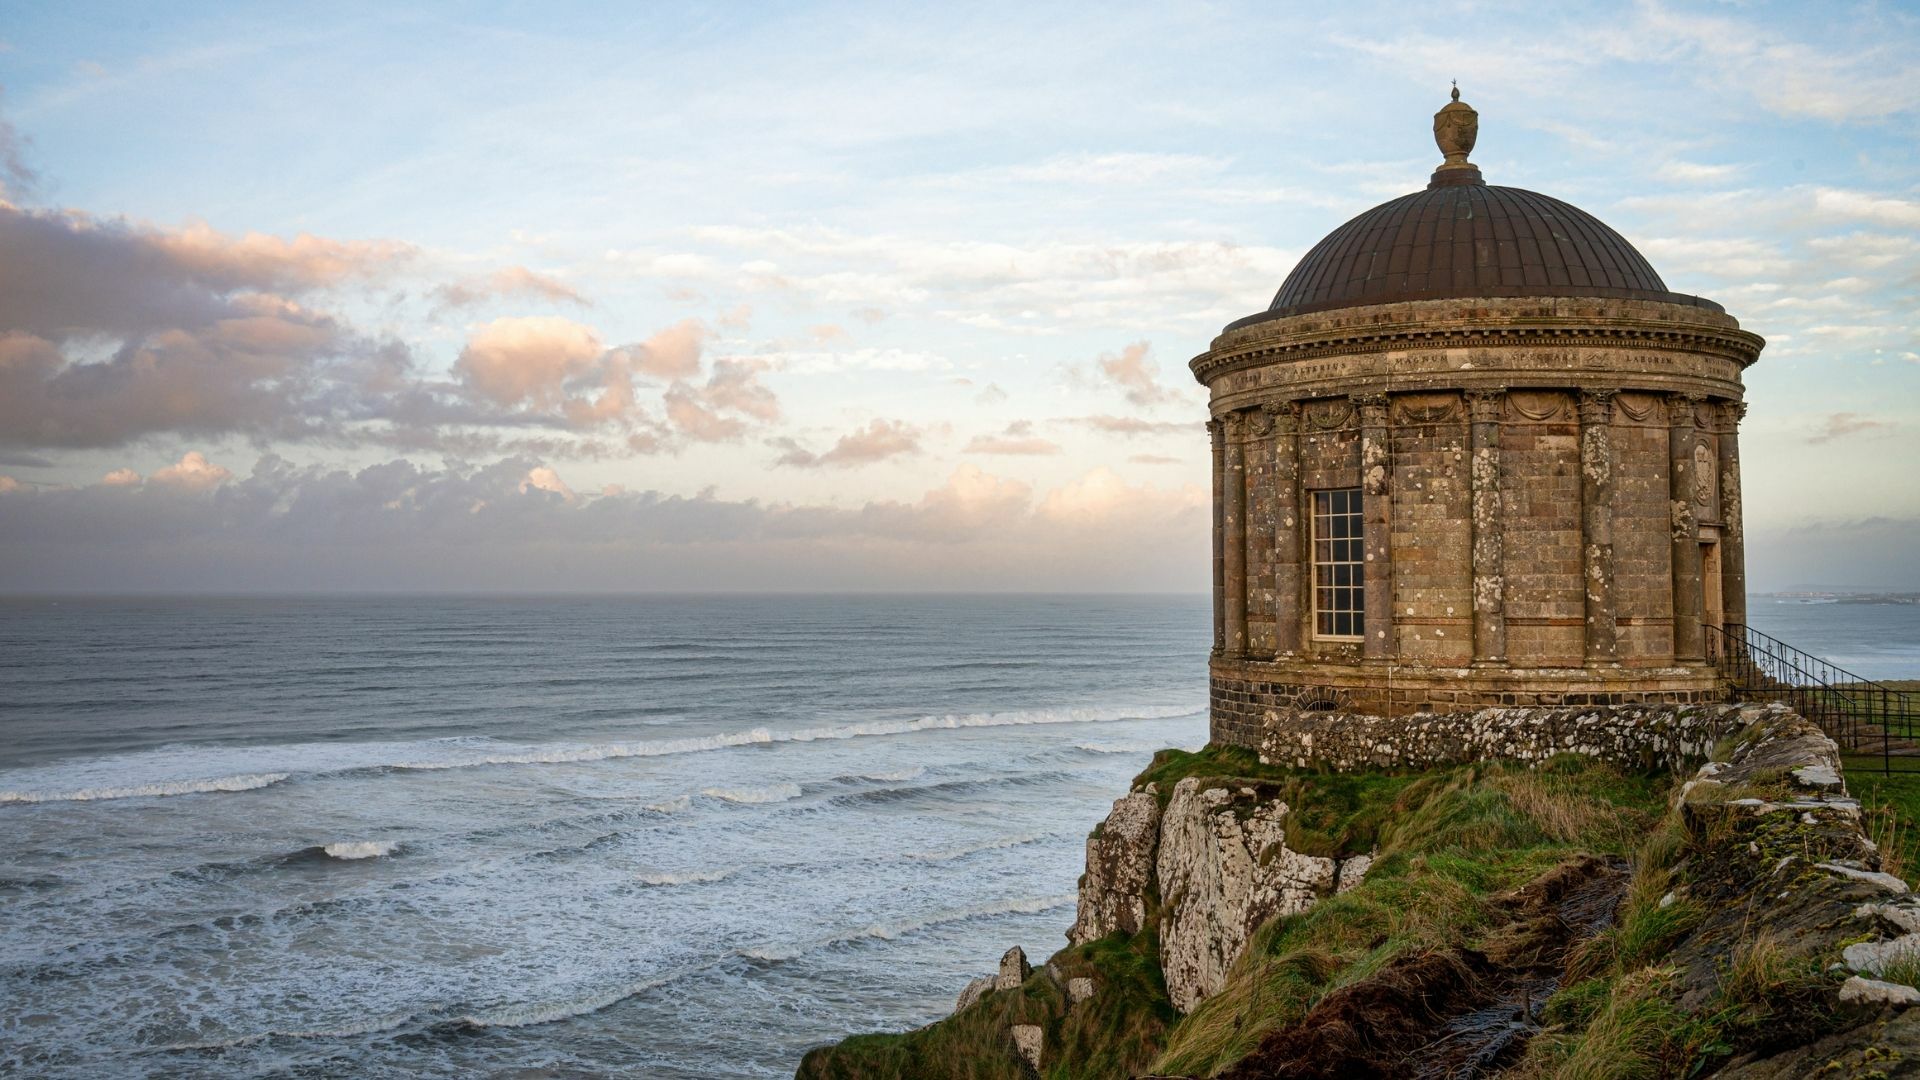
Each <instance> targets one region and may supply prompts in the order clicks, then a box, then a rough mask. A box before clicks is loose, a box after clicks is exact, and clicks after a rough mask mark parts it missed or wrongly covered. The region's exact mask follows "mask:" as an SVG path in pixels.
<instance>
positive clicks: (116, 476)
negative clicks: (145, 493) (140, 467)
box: [100, 469, 140, 487]
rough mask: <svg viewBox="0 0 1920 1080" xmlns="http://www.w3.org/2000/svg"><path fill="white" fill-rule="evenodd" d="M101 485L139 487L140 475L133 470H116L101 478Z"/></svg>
mask: <svg viewBox="0 0 1920 1080" xmlns="http://www.w3.org/2000/svg"><path fill="white" fill-rule="evenodd" d="M100 483H102V484H104V485H105V486H107V487H138V486H139V484H140V474H139V473H137V472H134V471H133V470H132V469H115V470H113V471H112V472H110V473H108V474H107V475H105V476H103V477H101V478H100Z"/></svg>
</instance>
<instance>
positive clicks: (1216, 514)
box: [1207, 420, 1227, 656]
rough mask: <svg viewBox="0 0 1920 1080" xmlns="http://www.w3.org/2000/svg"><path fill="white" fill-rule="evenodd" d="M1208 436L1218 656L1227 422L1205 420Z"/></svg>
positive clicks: (1222, 637) (1223, 623) (1223, 610)
mask: <svg viewBox="0 0 1920 1080" xmlns="http://www.w3.org/2000/svg"><path fill="white" fill-rule="evenodd" d="M1207 438H1208V439H1209V440H1210V441H1211V442H1212V443H1213V651H1214V654H1215V655H1216V656H1217V655H1219V654H1220V653H1221V652H1222V651H1224V650H1225V649H1226V645H1227V607H1226V603H1227V564H1226V543H1225V540H1226V530H1225V529H1223V528H1222V527H1221V519H1222V515H1223V513H1224V512H1225V510H1226V502H1227V498H1226V496H1227V482H1226V473H1227V469H1226V425H1224V424H1222V423H1221V422H1220V421H1218V420H1209V421H1207Z"/></svg>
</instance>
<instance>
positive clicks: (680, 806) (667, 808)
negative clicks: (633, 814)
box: [641, 795, 693, 814]
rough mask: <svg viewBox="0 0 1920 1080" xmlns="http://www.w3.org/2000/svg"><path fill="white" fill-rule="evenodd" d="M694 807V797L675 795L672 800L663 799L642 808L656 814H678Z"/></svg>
mask: <svg viewBox="0 0 1920 1080" xmlns="http://www.w3.org/2000/svg"><path fill="white" fill-rule="evenodd" d="M692 805H693V796H691V795H675V796H674V797H673V798H671V799H662V800H660V801H659V802H650V803H647V804H646V805H645V806H643V807H641V809H642V810H651V811H653V812H654V813H656V814H677V813H679V812H680V811H682V810H685V809H686V808H687V807H689V806H692Z"/></svg>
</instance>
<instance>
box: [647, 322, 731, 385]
mask: <svg viewBox="0 0 1920 1080" xmlns="http://www.w3.org/2000/svg"><path fill="white" fill-rule="evenodd" d="M710 336H712V335H711V332H710V331H708V330H707V328H706V326H705V325H703V324H702V323H701V322H700V320H698V319H682V320H680V321H679V322H677V323H674V324H673V325H672V326H669V327H667V328H666V329H665V330H662V331H660V332H659V333H657V334H655V335H653V336H652V337H650V338H648V339H647V340H646V341H644V342H642V343H641V344H640V345H638V346H635V347H630V349H629V350H628V351H629V352H630V353H631V354H632V357H633V366H634V369H635V370H636V371H639V372H640V373H641V374H643V375H651V376H653V377H654V378H658V379H691V378H693V377H694V376H696V375H698V374H700V353H701V350H702V349H703V348H704V347H705V346H706V342H707V338H709V337H710Z"/></svg>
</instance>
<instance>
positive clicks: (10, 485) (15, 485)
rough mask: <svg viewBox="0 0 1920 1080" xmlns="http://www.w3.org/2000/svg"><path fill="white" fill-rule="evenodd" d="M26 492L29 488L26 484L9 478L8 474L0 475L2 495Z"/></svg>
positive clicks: (0, 492)
mask: <svg viewBox="0 0 1920 1080" xmlns="http://www.w3.org/2000/svg"><path fill="white" fill-rule="evenodd" d="M26 490H27V486H26V485H25V484H22V483H21V482H20V481H18V480H15V479H14V478H13V477H11V476H8V475H7V474H6V473H0V495H8V494H12V493H13V492H16V491H26Z"/></svg>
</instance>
